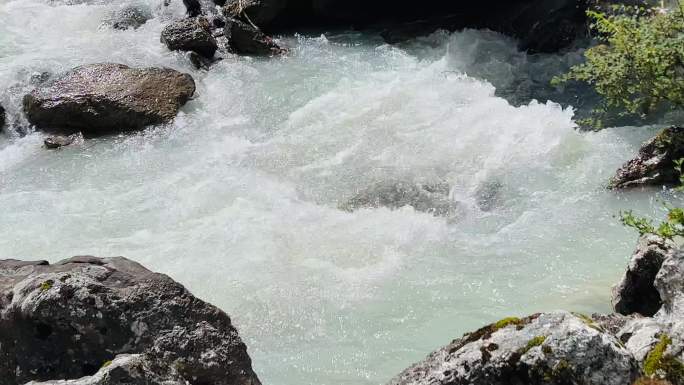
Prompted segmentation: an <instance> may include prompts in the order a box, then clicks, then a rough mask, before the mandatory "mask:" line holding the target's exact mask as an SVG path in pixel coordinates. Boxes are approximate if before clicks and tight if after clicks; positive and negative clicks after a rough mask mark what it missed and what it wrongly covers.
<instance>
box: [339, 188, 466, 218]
mask: <svg viewBox="0 0 684 385" xmlns="http://www.w3.org/2000/svg"><path fill="white" fill-rule="evenodd" d="M405 206H411V207H413V208H414V209H415V210H416V211H420V212H425V213H430V214H433V215H435V216H444V217H454V216H456V215H457V214H458V211H459V204H458V202H455V201H453V200H451V199H450V198H449V185H448V184H445V183H435V184H420V183H414V182H406V181H385V182H380V183H377V184H375V185H372V186H370V187H368V188H366V189H364V190H362V191H360V192H358V193H357V194H356V195H355V196H353V197H352V198H351V199H349V200H348V201H347V202H345V203H343V204H341V205H340V209H342V210H345V211H355V210H358V209H362V208H378V207H387V208H389V209H399V208H402V207H405Z"/></svg>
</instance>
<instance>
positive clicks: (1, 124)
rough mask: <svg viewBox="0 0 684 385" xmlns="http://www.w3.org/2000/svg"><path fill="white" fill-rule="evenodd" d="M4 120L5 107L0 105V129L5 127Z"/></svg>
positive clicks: (5, 119) (5, 118) (5, 117)
mask: <svg viewBox="0 0 684 385" xmlns="http://www.w3.org/2000/svg"><path fill="white" fill-rule="evenodd" d="M6 121H7V116H6V114H5V108H4V107H3V106H1V105H0V129H2V128H3V127H5V123H6Z"/></svg>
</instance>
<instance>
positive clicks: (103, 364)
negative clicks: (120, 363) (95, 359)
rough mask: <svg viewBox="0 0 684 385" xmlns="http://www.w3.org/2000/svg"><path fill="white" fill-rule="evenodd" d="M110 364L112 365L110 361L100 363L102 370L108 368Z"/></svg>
mask: <svg viewBox="0 0 684 385" xmlns="http://www.w3.org/2000/svg"><path fill="white" fill-rule="evenodd" d="M111 364H112V360H107V361H105V362H104V363H102V367H103V368H106V367H108V366H109V365H111Z"/></svg>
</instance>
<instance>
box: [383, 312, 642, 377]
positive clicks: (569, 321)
mask: <svg viewBox="0 0 684 385" xmlns="http://www.w3.org/2000/svg"><path fill="white" fill-rule="evenodd" d="M638 375H639V368H638V363H637V361H636V360H635V359H634V358H633V357H632V355H631V354H630V352H629V351H628V350H627V349H625V348H624V347H623V346H621V343H620V341H618V340H617V339H616V338H615V337H614V336H612V335H611V334H610V333H608V332H606V331H605V330H603V329H602V328H600V327H599V326H597V324H596V323H595V322H594V321H593V320H592V319H590V318H589V317H586V316H581V315H574V314H571V313H567V312H554V313H544V314H537V315H533V316H530V317H527V318H523V319H517V318H509V319H505V320H502V321H499V322H497V323H495V324H492V325H489V326H486V327H484V328H482V329H480V330H477V331H475V332H472V333H469V334H466V335H464V336H463V337H462V338H460V339H457V340H455V341H453V342H452V343H451V344H449V345H447V346H445V347H443V348H441V349H439V350H437V351H436V352H434V353H432V354H431V355H429V356H428V357H427V358H426V359H425V360H424V361H422V362H420V363H418V364H416V365H414V366H412V367H411V368H409V369H407V370H406V371H404V372H403V373H401V374H400V375H399V376H398V377H396V378H395V379H394V380H392V381H391V382H390V385H428V384H430V385H432V384H459V385H460V384H463V385H466V384H468V385H537V384H558V385H560V384H577V385H579V384H581V385H628V384H631V383H632V381H634V380H635V379H636V378H637V377H638Z"/></svg>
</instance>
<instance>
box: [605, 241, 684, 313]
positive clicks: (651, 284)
mask: <svg viewBox="0 0 684 385" xmlns="http://www.w3.org/2000/svg"><path fill="white" fill-rule="evenodd" d="M676 251H677V245H676V244H675V243H674V242H672V241H671V240H667V239H664V238H662V237H659V236H657V235H653V234H647V235H644V236H642V237H641V238H640V239H639V244H638V245H637V248H636V250H635V251H634V255H632V259H631V261H630V262H629V266H628V267H627V271H626V272H625V275H624V277H623V278H622V280H621V281H620V283H619V284H617V285H616V286H615V287H613V295H612V299H611V303H612V304H613V309H614V310H615V312H617V313H620V314H624V315H629V314H632V313H638V314H641V315H643V316H648V317H650V316H653V315H654V314H655V313H656V312H657V311H658V310H659V309H660V307H661V305H662V301H661V299H660V294H659V293H658V290H657V289H656V287H655V279H656V275H657V274H658V272H659V271H660V268H661V266H662V264H663V262H664V261H665V260H666V259H667V258H669V257H670V256H671V255H672V254H673V253H675V252H676Z"/></svg>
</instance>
